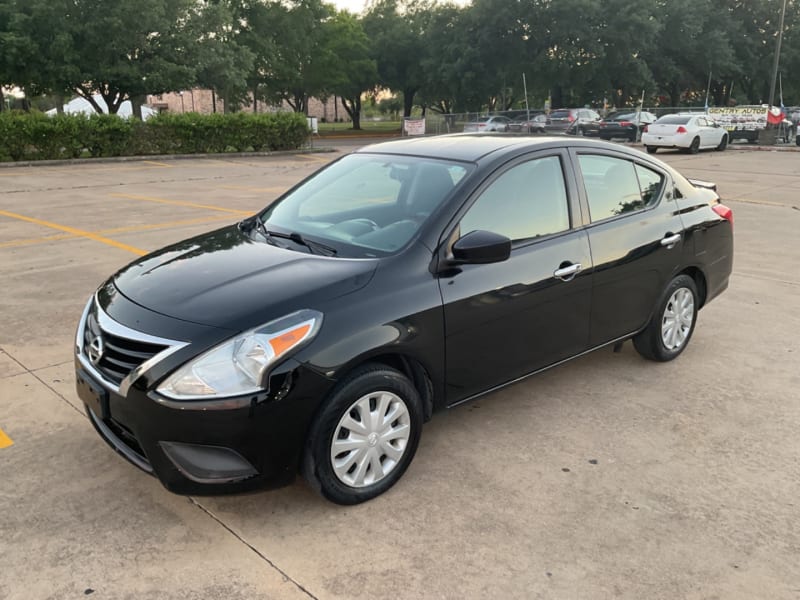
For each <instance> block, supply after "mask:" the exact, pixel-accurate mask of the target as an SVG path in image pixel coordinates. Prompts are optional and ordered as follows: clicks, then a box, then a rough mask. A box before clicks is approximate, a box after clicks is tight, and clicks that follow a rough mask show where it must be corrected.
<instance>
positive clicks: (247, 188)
mask: <svg viewBox="0 0 800 600" xmlns="http://www.w3.org/2000/svg"><path fill="white" fill-rule="evenodd" d="M220 189H221V190H244V191H247V192H284V191H286V190H287V189H288V188H281V187H268V188H262V187H250V186H248V185H221V186H220Z"/></svg>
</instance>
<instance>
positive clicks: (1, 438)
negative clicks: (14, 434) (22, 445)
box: [0, 429, 14, 450]
mask: <svg viewBox="0 0 800 600" xmlns="http://www.w3.org/2000/svg"><path fill="white" fill-rule="evenodd" d="M13 443H14V442H13V440H12V439H11V438H10V437H8V436H7V435H6V432H5V431H3V430H2V429H0V450H2V449H3V448H8V447H9V446H10V445H12V444H13Z"/></svg>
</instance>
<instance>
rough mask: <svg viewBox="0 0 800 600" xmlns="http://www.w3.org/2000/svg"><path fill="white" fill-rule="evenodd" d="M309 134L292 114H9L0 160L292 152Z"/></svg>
mask: <svg viewBox="0 0 800 600" xmlns="http://www.w3.org/2000/svg"><path fill="white" fill-rule="evenodd" d="M309 134H310V132H309V130H308V125H307V123H306V117H305V116H304V115H301V114H297V113H265V114H250V113H234V114H229V115H223V114H213V115H200V114H197V113H186V114H178V115H175V114H168V113H165V114H161V115H157V116H154V117H152V118H150V119H148V120H147V121H145V122H141V121H135V120H127V119H122V118H119V117H117V116H115V115H92V116H90V117H87V116H84V115H57V116H53V117H48V116H47V115H44V114H42V113H23V112H18V111H12V112H2V113H0V161H17V160H48V159H58V158H80V157H98V156H139V155H152V154H199V153H219V152H250V151H254V152H261V151H268V150H291V149H293V148H299V147H300V146H302V145H303V144H304V143H305V142H306V141H307V140H308V136H309Z"/></svg>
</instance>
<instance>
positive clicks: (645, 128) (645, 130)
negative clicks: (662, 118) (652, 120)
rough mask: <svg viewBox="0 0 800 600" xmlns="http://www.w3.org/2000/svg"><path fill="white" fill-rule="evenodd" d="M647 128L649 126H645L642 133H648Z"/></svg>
mask: <svg viewBox="0 0 800 600" xmlns="http://www.w3.org/2000/svg"><path fill="white" fill-rule="evenodd" d="M647 127H648V126H647V125H645V126H644V128H643V129H642V133H647Z"/></svg>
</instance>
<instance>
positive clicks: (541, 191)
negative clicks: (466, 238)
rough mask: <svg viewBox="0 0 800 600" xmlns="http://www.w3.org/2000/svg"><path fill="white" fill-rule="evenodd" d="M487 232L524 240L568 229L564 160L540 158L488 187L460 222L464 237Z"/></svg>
mask: <svg viewBox="0 0 800 600" xmlns="http://www.w3.org/2000/svg"><path fill="white" fill-rule="evenodd" d="M479 229H484V230H488V231H493V232H494V233H499V234H500V235H504V236H506V237H508V238H510V239H511V240H525V239H530V238H535V237H539V236H543V235H549V234H551V233H558V232H561V231H564V230H566V229H569V210H568V206H567V191H566V188H565V186H564V173H563V171H562V169H561V160H560V159H559V158H558V157H557V156H548V157H546V158H537V159H534V160H530V161H527V162H524V163H522V164H519V165H516V166H514V167H512V168H510V169H509V170H508V171H506V172H505V173H503V174H502V175H500V177H498V178H497V179H496V180H495V181H493V182H492V183H491V184H490V185H489V187H487V188H486V189H485V190H484V191H483V193H481V195H480V197H479V198H478V199H477V200H476V201H475V204H473V205H472V206H471V207H470V209H469V210H468V211H467V213H466V214H465V215H464V217H463V219H462V220H461V232H460V233H461V235H465V234H467V233H469V232H470V231H476V230H479Z"/></svg>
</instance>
